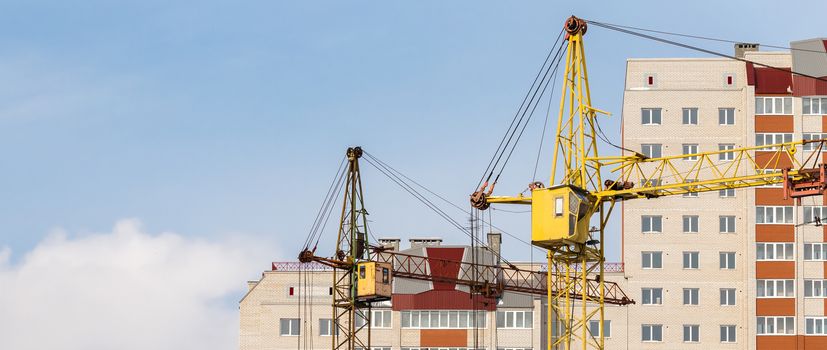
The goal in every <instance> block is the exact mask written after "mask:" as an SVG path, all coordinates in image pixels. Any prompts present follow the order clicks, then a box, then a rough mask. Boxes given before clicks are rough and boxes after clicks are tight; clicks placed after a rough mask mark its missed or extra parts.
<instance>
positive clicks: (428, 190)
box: [363, 151, 544, 252]
mask: <svg viewBox="0 0 827 350" xmlns="http://www.w3.org/2000/svg"><path fill="white" fill-rule="evenodd" d="M363 152H364V154H365V155H366V156H368V157H370V158H371V160H373V161H375V162H377V163H379V164H381V165H382V166H383V167H385V168H387V169H388V170H389V172H392V173H395V174H396V175H398V176H401V177H403V178H405V179H406V180H408V181H409V182H411V183H413V184H414V185H416V186H417V187H419V188H421V189H423V190H424V191H426V192H428V193H430V194H431V195H433V196H435V197H436V198H438V199H440V200H442V201H443V202H445V203H447V204H448V205H450V206H452V207H454V208H456V209H457V210H459V211H461V212H462V213H464V214H466V215H469V216H471V215H472V212H470V211H468V210H466V209H465V208H463V207H461V206H459V205H456V204H454V203H453V202H451V201H449V200H448V199H446V198H445V196H441V195H439V194H438V193H436V192H434V191H432V190H431V189H429V188H428V187H426V186H424V185H422V184H421V183H419V182H417V181H416V180H414V179H412V178H410V177H409V176H407V175H405V173H403V172H401V171H399V170H397V169H396V168H394V167H392V166H390V165H389V164H388V163H385V162H384V161H382V160H381V159H379V158H377V157H376V156H375V155H373V154H370V153H369V152H368V151H363ZM497 210H501V209H497ZM504 211H506V212H510V211H508V210H504ZM514 212H516V211H514ZM488 225H489V226H491V227H493V228H495V229H497V230H498V231H499V232H501V233H502V234H504V235H506V236H509V237H511V238H513V239H515V240H517V241H519V242H521V243H523V244H525V245H527V246H529V247H532V248H534V249H537V250H538V251H543V250H542V249H540V248H538V247H535V246H534V245H532V244H531V243H530V242H528V241H526V240H524V239H522V238H520V237H519V236H516V235H514V234H512V233H509V232H508V231H505V230H503V229H502V228H500V227H497V226H496V225H494V224H492V223H491V222H490V221H489V223H488ZM543 252H544V251H543Z"/></svg>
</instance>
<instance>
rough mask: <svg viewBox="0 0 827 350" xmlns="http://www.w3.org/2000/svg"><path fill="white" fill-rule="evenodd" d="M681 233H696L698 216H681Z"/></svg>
mask: <svg viewBox="0 0 827 350" xmlns="http://www.w3.org/2000/svg"><path fill="white" fill-rule="evenodd" d="M683 233H698V216H697V215H684V216H683Z"/></svg>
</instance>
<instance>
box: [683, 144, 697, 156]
mask: <svg viewBox="0 0 827 350" xmlns="http://www.w3.org/2000/svg"><path fill="white" fill-rule="evenodd" d="M696 153H698V144H697V143H685V144H683V153H682V154H684V155H687V154H696ZM683 160H698V156H697V155H694V156H689V157H684V158H683Z"/></svg>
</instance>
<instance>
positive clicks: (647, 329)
mask: <svg viewBox="0 0 827 350" xmlns="http://www.w3.org/2000/svg"><path fill="white" fill-rule="evenodd" d="M700 330H701V326H700V325H697V324H685V325H683V341H684V342H685V343H699V342H700V341H701V337H700V333H701V332H700ZM720 330H721V338H720V341H721V342H722V343H734V342H735V325H721V326H720ZM640 335H641V339H640V340H641V341H643V342H662V341H663V325H662V324H644V325H641V332H640Z"/></svg>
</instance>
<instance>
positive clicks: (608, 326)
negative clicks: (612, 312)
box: [589, 320, 612, 338]
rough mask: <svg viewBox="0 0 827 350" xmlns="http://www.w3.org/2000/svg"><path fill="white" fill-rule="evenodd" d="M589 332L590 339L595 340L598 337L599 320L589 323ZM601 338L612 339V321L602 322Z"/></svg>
mask: <svg viewBox="0 0 827 350" xmlns="http://www.w3.org/2000/svg"><path fill="white" fill-rule="evenodd" d="M589 332H590V333H591V335H592V337H595V338H596V337H599V336H600V320H590V321H589ZM603 337H605V338H611V337H612V321H610V320H603Z"/></svg>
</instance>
